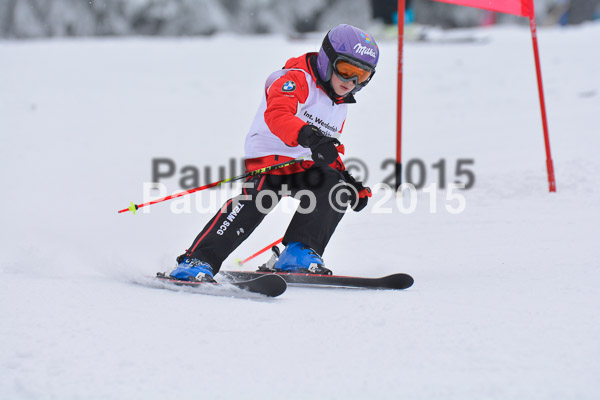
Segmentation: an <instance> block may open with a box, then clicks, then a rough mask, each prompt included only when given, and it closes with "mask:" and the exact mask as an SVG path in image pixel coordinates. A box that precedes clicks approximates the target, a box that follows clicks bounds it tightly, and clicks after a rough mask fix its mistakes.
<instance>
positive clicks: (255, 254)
mask: <svg viewBox="0 0 600 400" xmlns="http://www.w3.org/2000/svg"><path fill="white" fill-rule="evenodd" d="M282 240H283V238H280V239H277V240H276V241H274V242H273V243H271V244H270V245H268V246H267V247H265V248H264V249H260V250H259V251H257V252H256V253H254V254H252V255H251V256H250V257H248V258H246V259H245V260H242V261H238V265H244V264H246V263H247V262H248V261H250V260H252V259H253V258H256V257H258V256H260V255H261V254H262V253H264V252H265V251H267V250H269V249H270V248H271V247H273V246H277V245H278V244H279V243H281V241H282Z"/></svg>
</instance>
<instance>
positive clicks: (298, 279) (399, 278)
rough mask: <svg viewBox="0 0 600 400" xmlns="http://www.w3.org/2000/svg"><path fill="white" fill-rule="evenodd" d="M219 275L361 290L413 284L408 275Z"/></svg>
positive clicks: (236, 273) (225, 273) (237, 278)
mask: <svg viewBox="0 0 600 400" xmlns="http://www.w3.org/2000/svg"><path fill="white" fill-rule="evenodd" d="M220 274H223V275H224V276H226V277H228V278H231V279H233V280H234V281H236V280H241V281H245V280H248V279H253V278H256V277H266V276H278V277H281V278H283V279H284V280H285V281H286V282H287V283H288V284H289V285H291V286H324V287H341V288H361V289H391V290H403V289H408V288H409V287H411V286H412V285H413V283H414V279H413V277H412V276H410V275H408V274H392V275H388V276H383V277H380V278H365V277H359V276H340V275H314V274H303V273H287V272H267V271H221V272H220Z"/></svg>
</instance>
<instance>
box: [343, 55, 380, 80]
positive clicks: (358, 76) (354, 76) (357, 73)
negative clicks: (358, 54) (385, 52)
mask: <svg viewBox="0 0 600 400" xmlns="http://www.w3.org/2000/svg"><path fill="white" fill-rule="evenodd" d="M333 69H334V70H335V73H336V74H337V76H338V77H339V78H340V79H342V80H343V81H346V82H347V81H352V80H353V81H355V82H354V83H355V84H356V85H363V86H364V85H366V84H367V83H368V82H369V80H370V79H371V77H372V76H373V73H374V72H375V71H374V70H373V68H369V67H366V66H362V65H359V64H358V63H356V62H353V61H351V60H349V59H346V58H342V57H339V58H338V59H337V60H335V62H334V63H333Z"/></svg>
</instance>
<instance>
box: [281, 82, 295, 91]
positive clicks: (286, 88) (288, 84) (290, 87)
mask: <svg viewBox="0 0 600 400" xmlns="http://www.w3.org/2000/svg"><path fill="white" fill-rule="evenodd" d="M281 90H282V91H283V92H293V91H294V90H296V82H294V81H287V82H286V83H284V84H283V86H282V87H281Z"/></svg>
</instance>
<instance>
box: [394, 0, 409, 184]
mask: <svg viewBox="0 0 600 400" xmlns="http://www.w3.org/2000/svg"><path fill="white" fill-rule="evenodd" d="M405 11H406V4H405V0H398V89H397V100H396V168H395V174H396V190H398V188H399V187H400V185H401V184H402V79H403V74H404V71H403V69H404V13H405Z"/></svg>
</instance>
